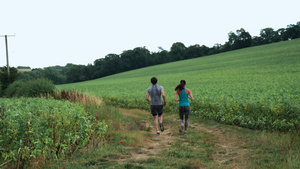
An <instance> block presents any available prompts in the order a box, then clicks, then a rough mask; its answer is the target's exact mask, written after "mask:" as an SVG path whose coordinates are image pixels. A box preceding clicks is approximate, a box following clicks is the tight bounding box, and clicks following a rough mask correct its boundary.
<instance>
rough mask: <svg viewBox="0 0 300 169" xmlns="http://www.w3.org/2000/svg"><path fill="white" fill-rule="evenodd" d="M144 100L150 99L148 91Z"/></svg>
mask: <svg viewBox="0 0 300 169" xmlns="http://www.w3.org/2000/svg"><path fill="white" fill-rule="evenodd" d="M146 100H147V101H148V102H151V100H150V98H149V93H147V94H146Z"/></svg>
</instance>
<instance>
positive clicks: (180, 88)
mask: <svg viewBox="0 0 300 169" xmlns="http://www.w3.org/2000/svg"><path fill="white" fill-rule="evenodd" d="M185 84H186V82H185V80H181V81H180V84H179V85H177V86H176V88H175V91H177V90H180V91H181V90H182V89H184V86H185Z"/></svg>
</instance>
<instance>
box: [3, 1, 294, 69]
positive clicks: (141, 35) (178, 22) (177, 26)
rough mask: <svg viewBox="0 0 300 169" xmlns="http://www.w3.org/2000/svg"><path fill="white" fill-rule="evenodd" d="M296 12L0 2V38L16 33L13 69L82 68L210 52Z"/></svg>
mask: <svg viewBox="0 0 300 169" xmlns="http://www.w3.org/2000/svg"><path fill="white" fill-rule="evenodd" d="M299 7H300V0H285V1H282V0H226V1H225V0H205V1H204V0H105V1H104V0H0V35H14V34H15V36H14V37H9V38H8V50H9V63H10V66H12V67H17V66H30V67H31V68H43V67H48V66H55V65H60V66H65V65H66V64H67V63H73V64H82V65H87V64H89V63H90V64H93V62H94V61H95V60H96V59H99V58H103V57H105V56H106V55H107V54H110V53H114V54H121V53H122V52H123V51H124V50H130V49H134V48H136V47H144V46H145V47H146V48H147V49H148V50H149V51H150V52H157V51H158V47H162V48H163V49H165V50H167V51H170V47H171V46H172V44H173V43H175V42H182V43H183V44H184V45H185V46H186V47H188V46H190V45H195V44H199V45H206V46H208V47H212V46H213V45H214V44H216V43H219V44H224V43H225V42H226V41H228V33H229V32H230V31H233V32H236V30H237V29H240V28H244V29H245V30H246V31H248V32H249V33H250V34H251V36H258V35H259V33H260V30H261V29H263V28H267V27H271V28H273V29H274V30H277V29H279V28H286V27H287V25H289V24H296V23H297V22H298V21H300V12H299ZM0 66H6V51H5V38H4V37H0Z"/></svg>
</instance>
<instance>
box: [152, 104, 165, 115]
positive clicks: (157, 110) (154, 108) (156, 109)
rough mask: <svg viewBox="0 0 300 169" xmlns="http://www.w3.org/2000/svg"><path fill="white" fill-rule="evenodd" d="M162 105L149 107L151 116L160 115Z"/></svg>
mask: <svg viewBox="0 0 300 169" xmlns="http://www.w3.org/2000/svg"><path fill="white" fill-rule="evenodd" d="M163 108H164V106H163V105H151V114H152V116H157V115H162V113H163Z"/></svg>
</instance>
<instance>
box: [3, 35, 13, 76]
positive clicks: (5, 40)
mask: <svg viewBox="0 0 300 169" xmlns="http://www.w3.org/2000/svg"><path fill="white" fill-rule="evenodd" d="M12 36H15V35H0V37H5V46H6V61H7V74H8V76H10V72H9V60H8V44H7V37H12Z"/></svg>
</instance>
